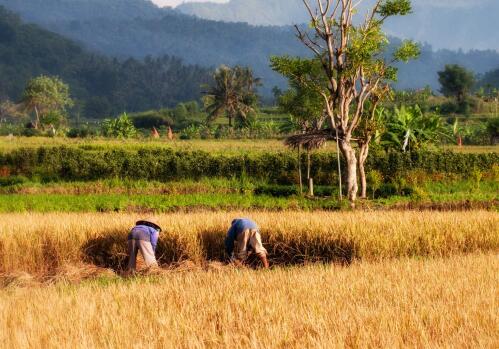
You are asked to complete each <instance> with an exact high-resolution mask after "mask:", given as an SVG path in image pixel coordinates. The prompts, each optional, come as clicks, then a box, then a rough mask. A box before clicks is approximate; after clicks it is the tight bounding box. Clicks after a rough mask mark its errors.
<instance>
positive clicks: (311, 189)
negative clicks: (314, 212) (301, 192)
mask: <svg viewBox="0 0 499 349" xmlns="http://www.w3.org/2000/svg"><path fill="white" fill-rule="evenodd" d="M308 195H309V196H314V179H313V178H309V179H308Z"/></svg>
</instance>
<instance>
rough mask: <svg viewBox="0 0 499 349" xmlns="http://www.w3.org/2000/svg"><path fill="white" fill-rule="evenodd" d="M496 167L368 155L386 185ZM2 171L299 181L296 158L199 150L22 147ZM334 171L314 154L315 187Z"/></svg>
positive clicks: (457, 157)
mask: <svg viewBox="0 0 499 349" xmlns="http://www.w3.org/2000/svg"><path fill="white" fill-rule="evenodd" d="M304 160H305V159H304ZM303 163H305V161H303ZM494 164H499V155H498V154H496V153H489V154H462V153H453V152H413V153H404V154H402V153H395V152H394V153H372V154H371V155H370V157H369V159H368V164H367V168H368V169H376V170H378V171H380V172H381V173H382V174H383V176H384V178H385V180H387V181H389V180H390V179H393V178H395V177H396V176H397V175H400V174H401V173H404V172H406V171H410V170H414V169H421V170H423V171H425V172H427V173H454V174H458V175H464V176H466V175H467V174H469V173H471V172H472V171H473V170H474V169H478V170H480V171H483V172H488V171H490V170H491V168H492V167H493V165H494ZM0 167H2V168H4V169H5V168H7V170H8V172H9V173H10V174H11V175H17V176H25V177H27V178H30V179H38V180H41V181H58V180H65V181H74V180H84V181H85V180H97V179H107V178H127V179H135V180H139V179H142V180H158V181H171V180H182V179H199V178H202V177H226V178H232V177H243V178H252V179H256V180H263V181H265V182H267V183H269V184H292V183H296V182H297V159H296V156H295V155H294V154H293V153H291V152H283V153H264V154H240V155H230V156H224V155H214V154H210V153H207V152H203V151H174V150H171V149H140V150H136V151H135V150H116V149H113V150H90V149H82V148H74V147H41V148H37V149H35V148H21V149H17V150H14V151H12V152H10V153H4V154H0ZM335 169H336V156H335V154H327V153H316V154H313V156H312V176H313V177H314V180H315V183H316V184H317V185H332V184H335V183H336V179H337V178H336V175H335ZM303 172H305V169H304V171H303Z"/></svg>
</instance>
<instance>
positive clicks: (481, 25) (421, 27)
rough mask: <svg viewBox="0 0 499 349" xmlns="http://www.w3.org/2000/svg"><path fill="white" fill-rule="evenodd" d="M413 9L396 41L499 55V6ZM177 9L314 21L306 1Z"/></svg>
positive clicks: (448, 4) (489, 1)
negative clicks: (489, 50) (489, 51)
mask: <svg viewBox="0 0 499 349" xmlns="http://www.w3.org/2000/svg"><path fill="white" fill-rule="evenodd" d="M369 1H371V2H372V1H373V0H367V4H368V3H369ZM313 2H314V1H312V3H313ZM412 3H413V7H414V12H413V14H411V15H409V16H407V17H404V18H397V19H391V20H389V21H388V22H387V24H386V30H387V31H388V32H389V33H390V34H391V35H393V36H396V37H403V38H412V39H415V40H418V41H421V42H427V43H429V44H431V45H432V46H433V47H435V48H447V49H459V48H463V49H466V50H467V49H495V50H499V36H497V35H495V34H493V33H496V32H497V31H498V30H499V21H498V20H497V17H498V15H499V1H497V0H473V1H460V0H434V1H432V0H413V1H412ZM176 9H177V10H179V11H181V12H183V13H186V14H191V15H196V16H198V17H201V18H206V19H212V20H221V21H230V22H247V23H250V24H253V25H290V24H295V23H304V22H308V21H309V18H308V17H307V15H306V12H305V10H304V5H303V2H302V0H231V1H230V2H228V3H222V4H218V3H211V2H202V3H201V2H188V3H184V4H181V5H179V6H178V7H177V8H176ZM360 12H362V10H361V11H360Z"/></svg>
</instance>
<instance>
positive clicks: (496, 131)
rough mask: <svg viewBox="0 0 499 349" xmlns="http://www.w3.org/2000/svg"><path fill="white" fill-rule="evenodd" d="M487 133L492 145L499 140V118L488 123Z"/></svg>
mask: <svg viewBox="0 0 499 349" xmlns="http://www.w3.org/2000/svg"><path fill="white" fill-rule="evenodd" d="M487 132H488V133H489V136H490V139H491V143H492V144H493V143H494V142H497V141H498V138H499V117H495V118H492V119H490V120H489V121H488V122H487Z"/></svg>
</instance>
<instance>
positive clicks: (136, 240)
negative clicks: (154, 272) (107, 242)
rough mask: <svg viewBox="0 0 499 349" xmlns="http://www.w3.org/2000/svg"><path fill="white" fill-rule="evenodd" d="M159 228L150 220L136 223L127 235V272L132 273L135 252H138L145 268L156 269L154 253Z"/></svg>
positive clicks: (156, 262)
mask: <svg viewBox="0 0 499 349" xmlns="http://www.w3.org/2000/svg"><path fill="white" fill-rule="evenodd" d="M160 232H161V227H160V226H159V225H158V224H157V223H156V222H155V221H154V220H152V219H149V220H143V221H138V222H137V223H135V227H133V228H132V230H131V231H130V234H128V255H129V257H130V259H129V262H128V271H134V270H135V268H136V262H137V252H138V251H139V250H140V253H141V254H142V257H143V258H144V261H145V263H146V266H147V267H157V266H158V261H157V260H156V256H155V255H154V253H155V252H156V246H157V244H158V238H159V233H160Z"/></svg>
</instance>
